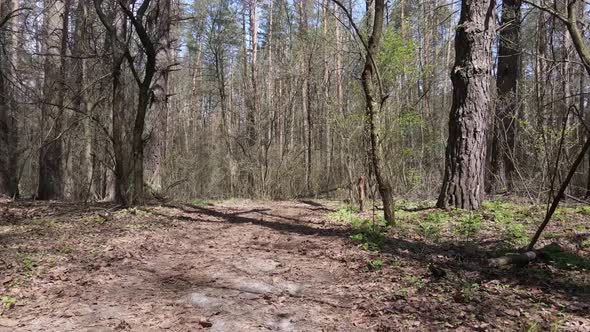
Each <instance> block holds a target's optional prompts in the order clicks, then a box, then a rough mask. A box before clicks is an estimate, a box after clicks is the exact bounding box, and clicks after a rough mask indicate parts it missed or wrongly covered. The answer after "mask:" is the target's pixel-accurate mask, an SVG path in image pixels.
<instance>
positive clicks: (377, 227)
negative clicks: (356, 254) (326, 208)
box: [328, 205, 387, 251]
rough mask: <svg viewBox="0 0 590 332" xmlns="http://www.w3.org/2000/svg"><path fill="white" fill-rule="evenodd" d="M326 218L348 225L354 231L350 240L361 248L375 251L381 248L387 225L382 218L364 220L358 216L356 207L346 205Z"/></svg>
mask: <svg viewBox="0 0 590 332" xmlns="http://www.w3.org/2000/svg"><path fill="white" fill-rule="evenodd" d="M328 218H329V219H331V220H334V221H337V222H342V223H347V224H350V225H351V227H352V228H353V229H354V230H355V233H354V234H352V235H351V236H350V238H351V239H352V240H354V241H355V242H357V243H358V244H359V246H360V247H361V248H363V249H365V250H371V251H376V250H379V249H381V247H382V246H383V242H384V241H385V229H386V227H387V223H386V222H385V219H384V218H383V217H382V216H376V218H374V220H372V219H366V218H363V217H361V215H359V213H358V210H357V209H356V207H354V206H351V205H348V206H345V207H343V208H341V209H339V210H337V211H335V212H332V213H330V214H328Z"/></svg>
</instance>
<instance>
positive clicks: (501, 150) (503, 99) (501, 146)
mask: <svg viewBox="0 0 590 332" xmlns="http://www.w3.org/2000/svg"><path fill="white" fill-rule="evenodd" d="M520 20H521V0H504V2H503V4H502V29H501V31H500V38H499V39H500V41H499V43H500V46H499V49H498V69H497V74H496V75H497V79H496V89H497V96H498V98H497V101H496V116H495V118H494V133H493V138H492V151H491V154H492V156H491V157H492V162H491V173H492V176H490V177H488V179H489V180H490V183H488V185H489V187H490V189H491V190H490V191H491V192H494V191H496V190H497V189H498V182H499V181H498V180H500V179H503V180H504V181H505V184H506V189H507V190H508V191H511V190H512V185H513V175H514V171H515V165H514V143H515V127H516V123H517V121H516V115H517V110H518V103H519V100H518V95H517V93H518V80H519V74H520V51H521V50H520V48H521V46H520Z"/></svg>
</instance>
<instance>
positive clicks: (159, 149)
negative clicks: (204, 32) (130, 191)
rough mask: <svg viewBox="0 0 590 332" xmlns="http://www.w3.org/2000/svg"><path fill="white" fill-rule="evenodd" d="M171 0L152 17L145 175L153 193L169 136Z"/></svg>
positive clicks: (162, 3)
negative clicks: (153, 43) (154, 33)
mask: <svg viewBox="0 0 590 332" xmlns="http://www.w3.org/2000/svg"><path fill="white" fill-rule="evenodd" d="M171 11H172V6H171V0H159V1H158V2H157V7H156V8H155V10H154V12H153V16H155V19H154V20H156V21H157V26H156V29H159V31H158V32H159V33H158V35H159V40H158V41H157V47H158V49H157V56H156V66H157V71H158V75H157V79H156V80H155V82H154V86H153V87H152V89H153V101H152V105H151V110H150V112H149V114H148V121H147V123H149V124H151V131H150V136H149V139H148V141H147V143H146V160H145V165H146V173H148V174H147V175H146V178H147V183H148V185H149V187H150V188H151V189H153V190H155V191H156V192H159V191H161V190H162V172H163V171H164V163H165V161H166V142H167V136H168V94H169V91H168V90H169V89H168V77H169V74H170V67H171V66H172V65H173V64H174V57H173V52H174V47H173V42H174V40H173V38H172V35H171V33H170V30H171V24H172V15H171Z"/></svg>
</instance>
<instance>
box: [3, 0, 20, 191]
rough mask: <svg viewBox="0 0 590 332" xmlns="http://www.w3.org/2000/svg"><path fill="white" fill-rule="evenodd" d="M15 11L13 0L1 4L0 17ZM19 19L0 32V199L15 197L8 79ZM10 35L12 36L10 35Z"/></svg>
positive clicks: (13, 134)
mask: <svg viewBox="0 0 590 332" xmlns="http://www.w3.org/2000/svg"><path fill="white" fill-rule="evenodd" d="M17 8H18V2H17V1H16V0H11V1H2V2H1V4H0V12H1V13H3V15H6V14H5V13H10V12H13V11H15V10H16V9H17ZM17 29H18V17H14V18H12V19H11V22H10V23H9V26H8V27H7V28H4V29H2V31H0V43H1V44H2V45H3V46H4V51H3V52H0V72H1V73H2V75H0V195H6V196H10V197H15V196H18V194H19V191H18V180H17V179H18V175H17V165H16V163H17V152H16V150H17V146H18V131H17V123H16V119H15V112H16V105H15V94H14V93H15V92H16V91H14V89H13V88H12V87H11V85H10V84H9V81H8V80H7V78H11V77H14V69H13V68H16V67H17V65H18V63H17V62H18V58H17V57H16V47H17V44H18V40H17V39H16V38H15V37H16V33H14V32H16V31H17ZM9 31H12V32H13V33H11V32H9Z"/></svg>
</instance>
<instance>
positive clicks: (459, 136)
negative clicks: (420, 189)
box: [437, 0, 496, 210]
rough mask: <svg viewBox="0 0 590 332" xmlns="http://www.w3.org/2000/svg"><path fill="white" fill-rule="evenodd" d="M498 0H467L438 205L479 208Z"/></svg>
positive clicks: (457, 50) (459, 32)
mask: <svg viewBox="0 0 590 332" xmlns="http://www.w3.org/2000/svg"><path fill="white" fill-rule="evenodd" d="M495 6H496V1H495V0H477V1H476V0H463V2H462V6H461V18H460V20H459V26H458V27H457V32H456V34H455V65H454V67H453V69H452V72H451V81H452V83H453V105H452V108H451V114H450V118H449V138H448V142H447V148H446V158H445V173H444V179H443V185H442V188H441V192H440V196H439V198H438V203H437V206H438V207H439V208H448V207H451V206H454V207H457V208H463V209H469V210H473V209H478V208H479V207H480V204H481V200H482V195H483V189H484V170H485V160H486V130H487V122H488V118H489V116H488V114H489V112H490V107H491V99H492V93H491V92H492V91H491V75H492V42H493V39H494V35H495V33H496V24H495Z"/></svg>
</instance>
